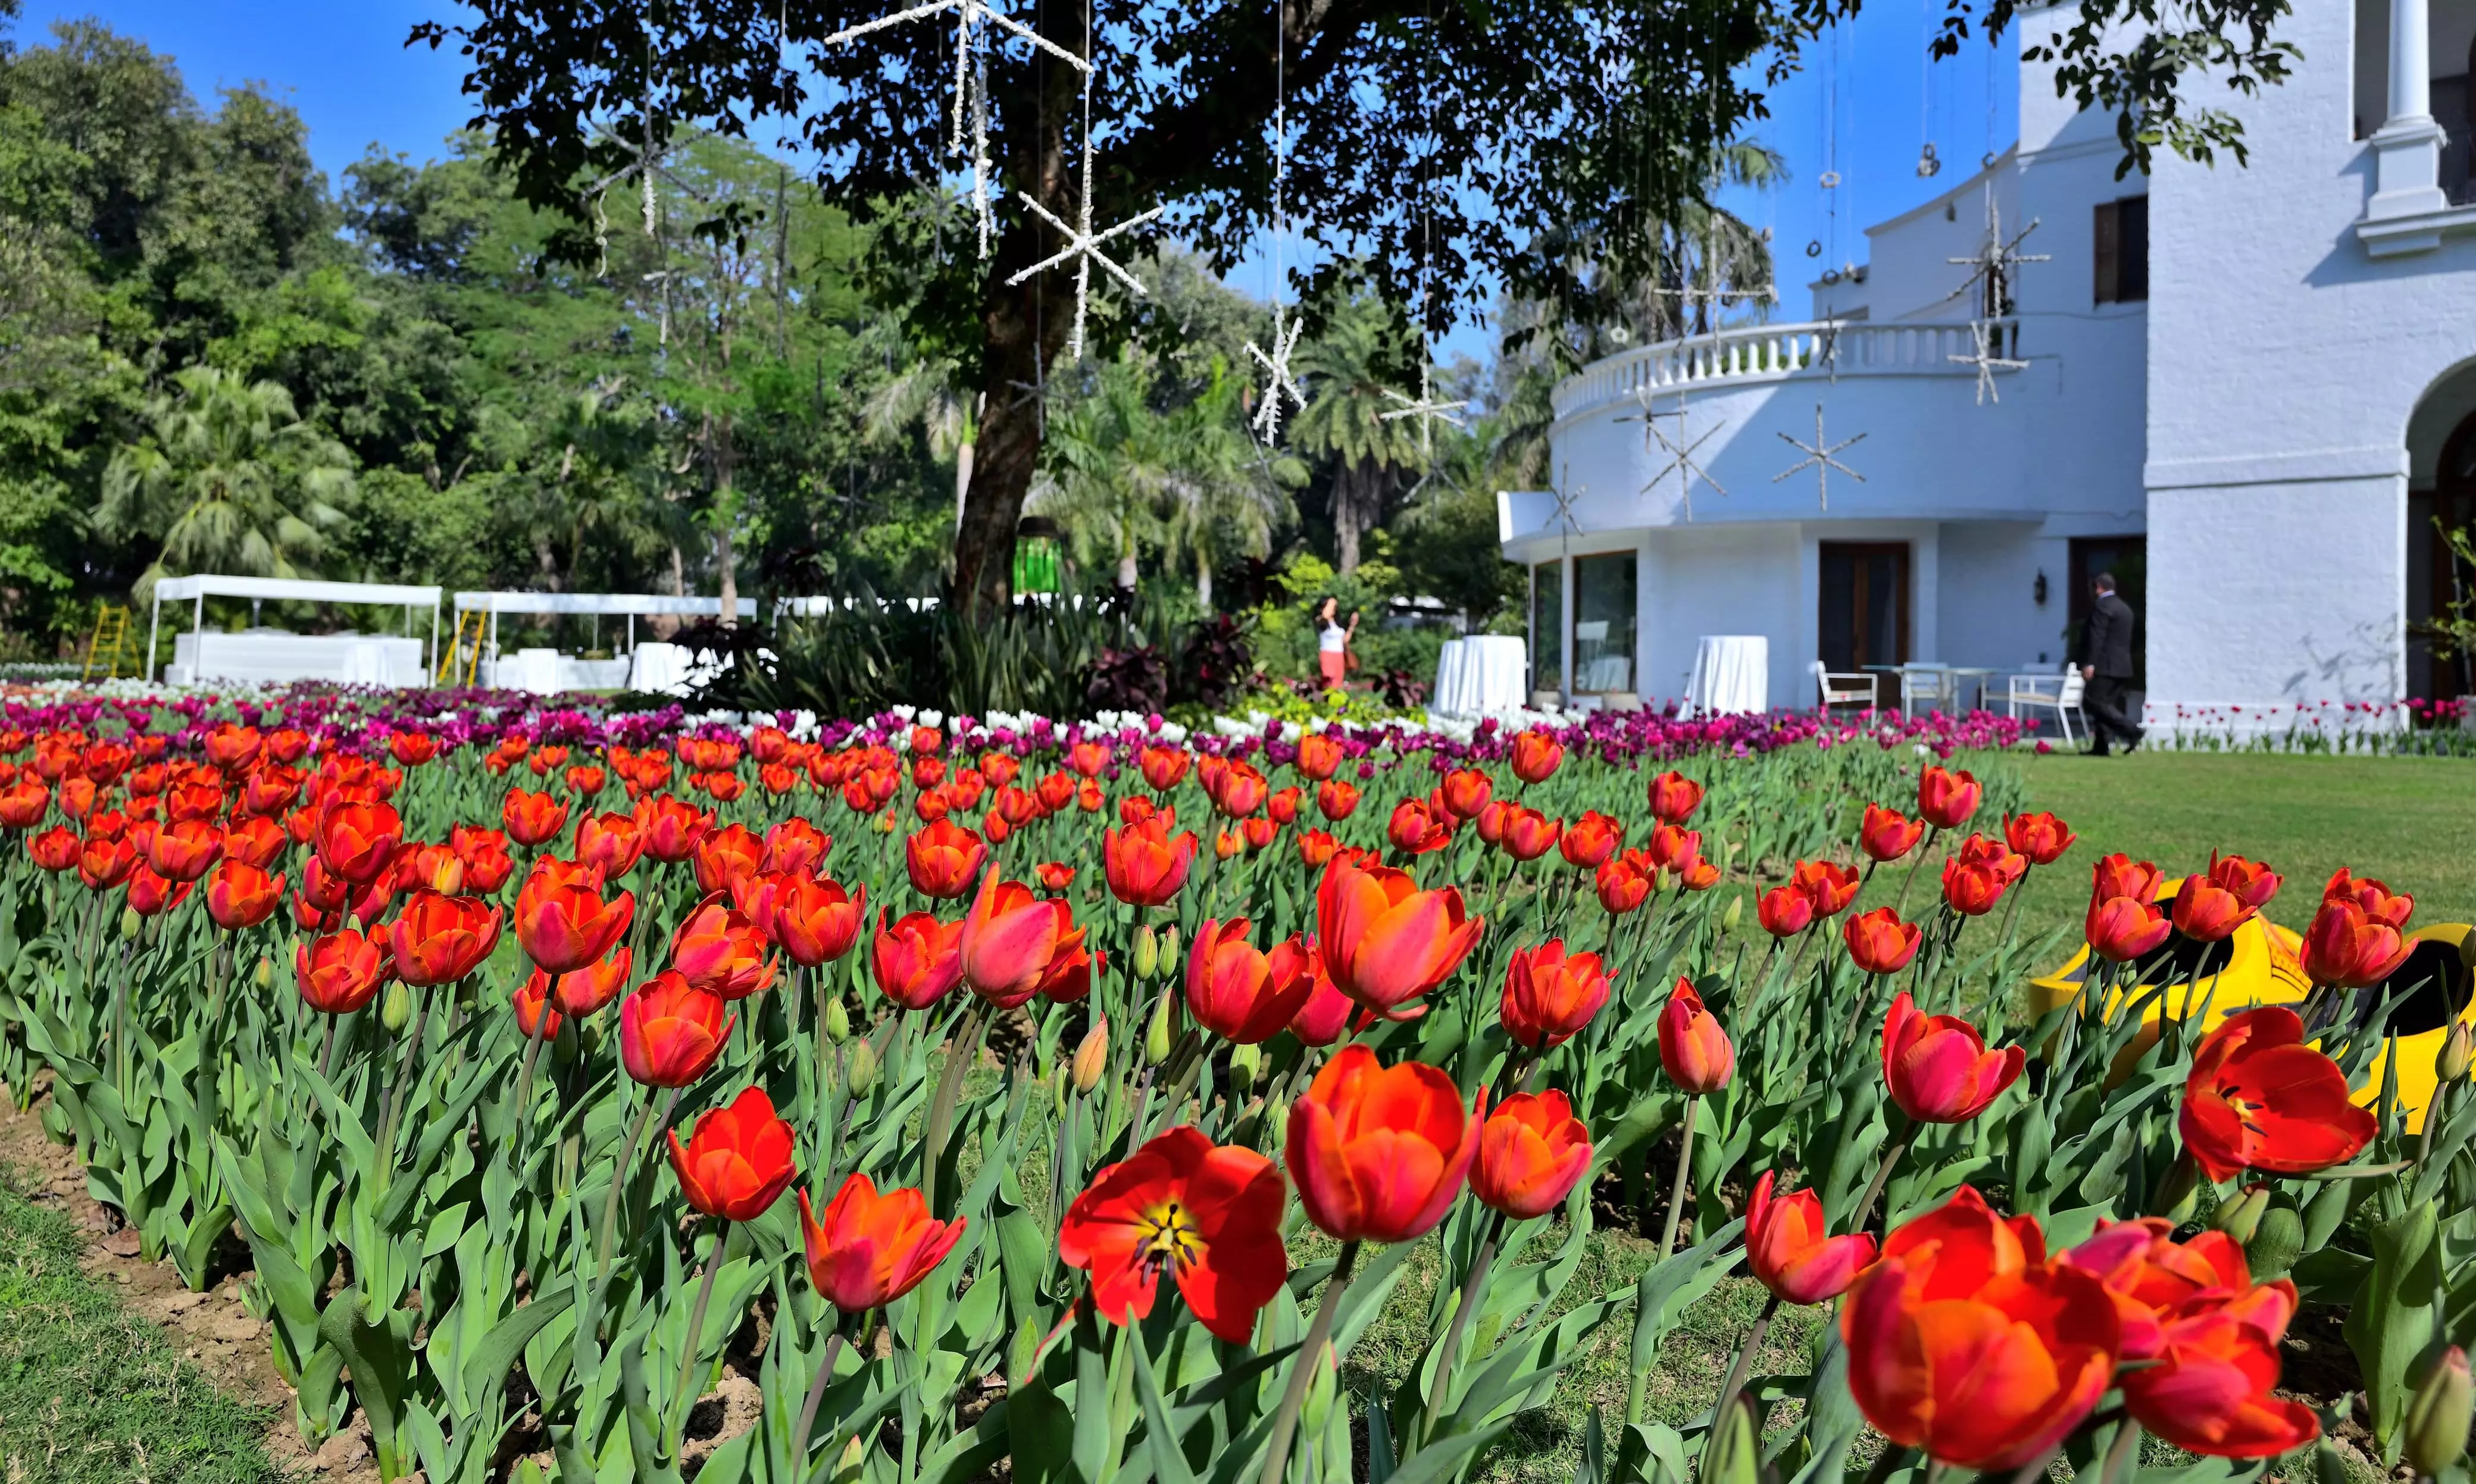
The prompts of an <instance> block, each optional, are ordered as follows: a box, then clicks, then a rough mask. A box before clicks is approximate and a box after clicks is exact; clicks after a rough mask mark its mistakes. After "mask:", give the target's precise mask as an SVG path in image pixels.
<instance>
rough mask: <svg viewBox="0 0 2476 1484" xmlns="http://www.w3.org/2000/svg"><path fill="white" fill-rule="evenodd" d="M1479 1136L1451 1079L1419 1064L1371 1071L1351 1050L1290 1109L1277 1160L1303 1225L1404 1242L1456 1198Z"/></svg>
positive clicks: (1369, 1055)
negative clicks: (1293, 1187) (1293, 1188)
mask: <svg viewBox="0 0 2476 1484" xmlns="http://www.w3.org/2000/svg"><path fill="white" fill-rule="evenodd" d="M1486 1096H1487V1095H1486V1093H1485V1092H1484V1091H1482V1092H1481V1093H1480V1094H1479V1101H1480V1103H1482V1104H1483V1103H1484V1102H1485V1101H1486ZM1478 1132H1479V1121H1478V1119H1477V1118H1475V1117H1473V1114H1472V1111H1471V1110H1467V1109H1465V1108H1463V1106H1462V1103H1461V1094H1460V1093H1459V1091H1458V1090H1457V1089H1456V1088H1455V1087H1454V1086H1453V1079H1452V1078H1451V1077H1449V1076H1446V1075H1445V1074H1444V1073H1442V1072H1440V1071H1438V1070H1437V1069H1435V1068H1434V1067H1429V1066H1424V1065H1422V1064H1420V1063H1418V1062H1403V1063H1402V1064H1400V1065H1399V1066H1396V1067H1389V1068H1388V1067H1381V1066H1378V1065H1377V1064H1376V1060H1375V1053H1374V1051H1370V1050H1368V1049H1367V1047H1366V1046H1365V1045H1364V1044H1362V1043H1355V1042H1353V1043H1352V1044H1350V1045H1349V1046H1345V1047H1343V1048H1342V1049H1341V1050H1340V1051H1338V1052H1336V1053H1335V1054H1334V1056H1333V1058H1332V1059H1331V1060H1330V1061H1328V1062H1325V1065H1324V1069H1323V1070H1322V1071H1320V1072H1318V1073H1317V1074H1316V1077H1315V1081H1314V1082H1313V1083H1312V1084H1310V1085H1309V1087H1308V1088H1307V1091H1306V1094H1305V1095H1304V1096H1303V1097H1301V1098H1300V1099H1299V1101H1297V1102H1295V1103H1293V1104H1292V1105H1291V1107H1290V1127H1289V1139H1288V1145H1287V1147H1286V1149H1285V1150H1284V1154H1283V1162H1284V1163H1285V1164H1286V1165H1287V1166H1288V1167H1289V1172H1290V1178H1291V1179H1292V1180H1293V1181H1294V1182H1296V1184H1297V1185H1298V1189H1299V1203H1300V1205H1302V1206H1304V1207H1305V1208H1306V1214H1307V1220H1309V1221H1311V1222H1313V1223H1315V1224H1316V1225H1317V1227H1319V1228H1320V1229H1321V1230H1323V1231H1324V1233H1325V1235H1327V1236H1330V1237H1334V1238H1337V1239H1339V1240H1341V1241H1344V1242H1355V1241H1374V1242H1407V1241H1410V1240H1412V1239H1414V1238H1417V1237H1420V1236H1423V1235H1424V1234H1425V1233H1426V1231H1427V1230H1428V1228H1430V1227H1432V1226H1434V1225H1435V1224H1436V1223H1438V1222H1439V1221H1442V1220H1443V1219H1444V1215H1445V1212H1446V1211H1448V1209H1450V1208H1451V1206H1452V1203H1453V1198H1454V1197H1456V1196H1458V1195H1459V1194H1461V1187H1462V1178H1463V1176H1464V1175H1466V1174H1468V1173H1469V1170H1470V1166H1471V1161H1472V1160H1473V1158H1474V1157H1476V1155H1477V1153H1478Z"/></svg>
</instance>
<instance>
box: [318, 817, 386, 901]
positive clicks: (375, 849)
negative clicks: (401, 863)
mask: <svg viewBox="0 0 2476 1484" xmlns="http://www.w3.org/2000/svg"><path fill="white" fill-rule="evenodd" d="M314 829H315V843H316V847H317V852H318V858H319V859H320V860H321V861H323V862H325V863H326V867H327V869H328V871H330V872H331V873H333V874H334V875H335V876H336V877H338V878H342V879H343V880H346V881H349V882H351V883H352V884H353V885H355V886H367V885H368V884H369V883H371V882H372V881H375V880H377V879H378V878H379V873H380V872H382V871H384V870H385V869H386V868H387V866H388V865H389V863H390V862H391V861H392V860H393V859H394V856H395V853H396V848H397V847H398V846H399V845H402V844H403V843H404V821H403V820H402V819H400V818H398V817H397V815H396V812H395V808H394V806H393V805H390V804H330V805H329V806H328V807H327V808H325V809H323V810H321V811H320V812H319V815H318V819H317V823H316V825H315V827H314Z"/></svg>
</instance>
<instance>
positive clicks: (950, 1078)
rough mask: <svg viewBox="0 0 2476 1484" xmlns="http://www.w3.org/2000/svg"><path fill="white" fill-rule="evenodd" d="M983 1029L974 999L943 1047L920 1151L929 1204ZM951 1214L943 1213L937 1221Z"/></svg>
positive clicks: (983, 1018)
mask: <svg viewBox="0 0 2476 1484" xmlns="http://www.w3.org/2000/svg"><path fill="white" fill-rule="evenodd" d="M987 1025H988V1017H987V1016H985V1015H984V1014H982V1013H981V1011H980V1005H979V1002H978V1000H977V999H975V1000H974V1001H973V1002H972V1004H971V1006H970V1007H969V1008H968V1009H966V1010H964V1011H963V1020H962V1024H961V1025H959V1026H956V1027H955V1028H954V1039H953V1041H951V1042H949V1043H947V1048H946V1067H945V1071H944V1072H943V1073H942V1074H940V1075H939V1076H938V1078H937V1097H936V1101H933V1102H931V1103H930V1104H929V1125H928V1139H927V1141H926V1142H925V1143H924V1144H922V1145H921V1148H920V1183H921V1185H922V1186H924V1187H926V1188H927V1189H928V1190H929V1192H930V1197H929V1199H930V1200H932V1201H934V1200H936V1198H937V1195H938V1194H939V1193H938V1191H937V1165H938V1162H939V1161H940V1160H942V1159H944V1158H945V1155H946V1141H947V1139H948V1138H950V1137H952V1136H953V1132H954V1103H955V1101H956V1100H958V1099H959V1098H961V1097H962V1095H963V1075H964V1073H965V1072H967V1071H968V1070H970V1068H971V1064H972V1058H973V1057H974V1056H975V1055H977V1054H978V1051H979V1049H980V1032H981V1031H982V1030H983V1029H985V1028H986V1027H987ZM952 1214H953V1213H952V1212H945V1213H943V1215H941V1217H940V1219H941V1220H942V1219H943V1218H944V1216H951V1215H952Z"/></svg>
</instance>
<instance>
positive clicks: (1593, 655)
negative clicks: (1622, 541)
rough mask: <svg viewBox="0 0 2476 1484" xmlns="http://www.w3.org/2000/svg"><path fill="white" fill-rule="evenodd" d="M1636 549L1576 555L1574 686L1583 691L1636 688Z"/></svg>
mask: <svg viewBox="0 0 2476 1484" xmlns="http://www.w3.org/2000/svg"><path fill="white" fill-rule="evenodd" d="M1634 623H1635V608H1634V554H1633V553H1631V552H1614V553H1611V554H1609V555H1607V556H1577V557H1575V558H1574V559H1573V689H1574V690H1575V691H1576V692H1577V693H1579V694H1583V695H1594V696H1597V695H1605V694H1607V693H1608V692H1610V691H1617V690H1631V689H1633V688H1634V684H1633V658H1634V648H1633V640H1634Z"/></svg>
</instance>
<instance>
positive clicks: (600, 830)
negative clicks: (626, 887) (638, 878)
mask: <svg viewBox="0 0 2476 1484" xmlns="http://www.w3.org/2000/svg"><path fill="white" fill-rule="evenodd" d="M644 853H645V831H644V829H643V822H642V820H641V818H640V817H639V816H638V815H635V814H632V813H622V812H619V811H617V810H613V811H612V812H610V813H607V814H585V815H582V816H581V817H580V818H579V819H578V820H577V822H576V858H577V859H578V860H580V861H582V862H583V863H584V864H586V865H588V866H599V867H601V868H602V878H603V879H604V880H606V881H615V880H617V879H619V878H621V877H623V876H626V875H627V874H628V873H629V872H631V871H632V870H634V869H635V867H636V859H637V857H638V856H640V855H642V854H644Z"/></svg>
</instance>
